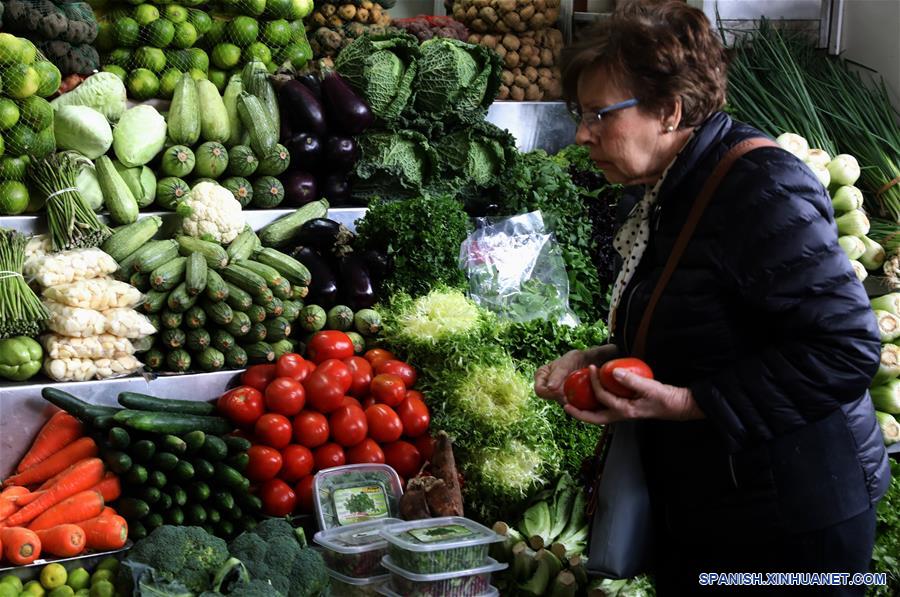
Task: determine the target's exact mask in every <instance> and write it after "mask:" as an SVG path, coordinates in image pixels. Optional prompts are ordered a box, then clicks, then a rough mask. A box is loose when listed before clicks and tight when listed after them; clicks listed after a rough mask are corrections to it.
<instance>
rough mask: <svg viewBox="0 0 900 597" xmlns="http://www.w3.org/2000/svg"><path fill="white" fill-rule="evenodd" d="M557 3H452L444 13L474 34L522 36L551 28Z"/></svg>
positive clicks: (469, 0) (535, 0)
mask: <svg viewBox="0 0 900 597" xmlns="http://www.w3.org/2000/svg"><path fill="white" fill-rule="evenodd" d="M559 4H560V2H559V0H489V1H487V2H486V1H485V0H453V3H452V4H451V5H450V6H448V10H447V12H448V13H449V14H452V15H453V18H454V19H456V20H457V21H460V22H461V23H463V24H465V25H466V26H467V27H468V28H469V29H471V30H472V31H474V32H476V33H489V32H496V33H511V32H516V33H524V32H525V31H540V30H541V29H545V28H547V27H552V26H554V25H555V24H556V21H557V19H559Z"/></svg>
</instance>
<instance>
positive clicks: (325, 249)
mask: <svg viewBox="0 0 900 597" xmlns="http://www.w3.org/2000/svg"><path fill="white" fill-rule="evenodd" d="M353 238H354V235H353V233H352V232H351V231H350V229H349V228H347V227H346V226H344V225H343V224H341V223H339V222H335V221H334V220H329V219H328V218H313V219H312V220H309V221H307V222H304V223H303V225H302V226H300V230H298V231H297V235H296V236H295V237H294V239H295V241H296V242H298V243H299V244H301V245H304V246H306V247H312V248H313V249H318V250H319V251H320V252H321V253H322V254H323V255H324V254H326V253H333V254H338V255H340V254H342V253H344V252H346V250H342V249H343V248H344V247H348V246H349V245H350V243H351V242H353Z"/></svg>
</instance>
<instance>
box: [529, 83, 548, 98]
mask: <svg viewBox="0 0 900 597" xmlns="http://www.w3.org/2000/svg"><path fill="white" fill-rule="evenodd" d="M542 97H544V94H543V92H542V91H541V88H540V87H538V86H537V84H535V83H532V84H531V85H529V86H528V88H527V89H525V100H526V101H530V102H537V101H540V100H541V98H542Z"/></svg>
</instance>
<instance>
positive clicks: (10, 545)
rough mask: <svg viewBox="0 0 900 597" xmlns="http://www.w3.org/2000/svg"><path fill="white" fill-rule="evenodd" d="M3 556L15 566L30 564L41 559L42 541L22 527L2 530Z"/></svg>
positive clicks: (0, 538)
mask: <svg viewBox="0 0 900 597" xmlns="http://www.w3.org/2000/svg"><path fill="white" fill-rule="evenodd" d="M0 541H2V542H3V555H4V556H6V559H7V561H9V562H10V563H11V564H13V565H15V566H24V565H26V564H30V563H32V562H33V561H35V560H36V559H38V558H39V557H41V540H40V539H38V536H37V535H36V534H35V533H34V531H29V530H28V529H23V528H21V527H12V528H3V529H0Z"/></svg>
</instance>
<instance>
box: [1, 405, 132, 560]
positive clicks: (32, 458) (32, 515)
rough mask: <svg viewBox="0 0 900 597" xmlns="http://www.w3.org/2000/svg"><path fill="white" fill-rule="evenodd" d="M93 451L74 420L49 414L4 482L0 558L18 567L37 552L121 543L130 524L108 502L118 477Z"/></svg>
mask: <svg viewBox="0 0 900 597" xmlns="http://www.w3.org/2000/svg"><path fill="white" fill-rule="evenodd" d="M97 453H98V449H97V444H96V442H94V440H93V439H91V438H90V437H87V436H85V435H84V427H83V426H82V424H81V422H80V421H78V419H76V418H75V417H73V416H72V415H70V414H68V413H66V412H64V411H58V412H56V413H55V414H53V415H52V416H51V417H50V419H49V420H48V421H47V422H46V423H45V424H44V426H43V427H42V428H41V430H40V432H38V435H37V437H36V438H35V440H34V443H33V444H32V445H31V448H30V449H29V450H28V453H27V454H25V456H24V457H23V458H22V460H21V462H19V464H18V465H17V466H16V472H15V474H13V475H11V476H10V477H9V478H7V479H6V480H4V481H3V483H2V486H3V490H2V491H0V560H6V561H7V562H9V563H10V564H13V565H16V566H22V565H26V564H30V563H32V562H34V561H35V560H36V559H38V558H39V557H41V553H44V554H49V555H51V556H56V557H72V556H76V555H78V554H80V553H82V552H83V551H85V550H86V549H93V550H106V549H118V548H120V547H122V546H123V545H125V541H126V540H127V538H128V525H127V523H126V522H125V519H124V518H122V517H121V516H119V515H118V514H116V512H115V510H113V509H112V508H110V507H109V506H107V504H108V503H109V502H112V501H113V500H116V499H118V498H119V495H120V494H121V492H122V488H121V486H120V484H119V478H118V477H116V475H114V474H113V473H112V472H109V471H106V470H105V468H104V465H103V461H102V460H100V459H99V458H97Z"/></svg>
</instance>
